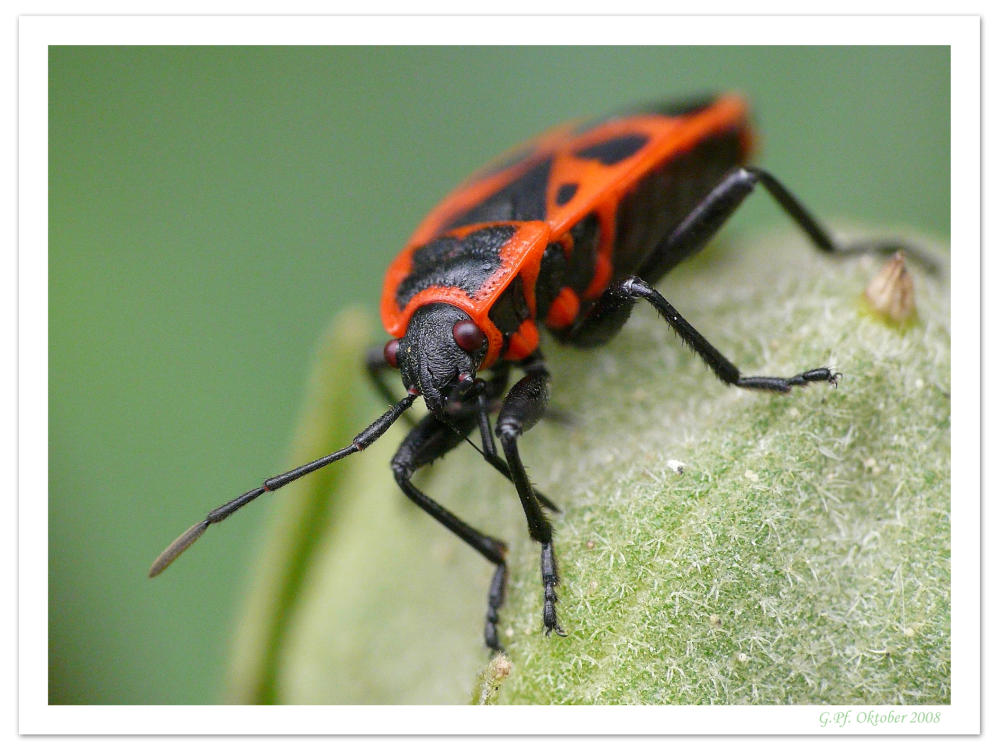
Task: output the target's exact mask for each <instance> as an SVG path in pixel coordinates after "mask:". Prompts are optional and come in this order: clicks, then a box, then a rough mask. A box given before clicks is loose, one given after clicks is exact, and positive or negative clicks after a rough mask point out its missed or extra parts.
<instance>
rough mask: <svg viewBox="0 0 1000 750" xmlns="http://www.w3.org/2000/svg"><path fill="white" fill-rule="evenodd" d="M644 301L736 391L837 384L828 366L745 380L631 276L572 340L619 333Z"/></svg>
mask: <svg viewBox="0 0 1000 750" xmlns="http://www.w3.org/2000/svg"><path fill="white" fill-rule="evenodd" d="M640 299H644V300H646V301H647V302H649V303H650V304H651V305H652V306H653V307H654V308H656V311H657V312H658V313H659V314H660V316H661V317H662V318H663V319H664V320H665V321H667V323H669V324H670V327H671V328H673V329H674V331H676V332H677V334H678V335H679V336H680V337H681V338H682V339H683V340H684V343H686V344H687V345H688V346H690V347H691V348H692V349H694V351H695V353H696V354H697V355H698V356H699V357H701V358H702V360H704V362H705V364H707V365H708V366H709V367H710V368H711V370H712V372H714V373H715V375H716V377H718V378H719V380H721V381H722V382H723V383H727V384H728V385H735V386H736V387H738V388H749V389H755V390H764V391H780V392H787V391H790V390H791V389H792V387H793V386H798V385H807V384H809V383H816V382H826V383H832V384H834V385H836V383H837V380H838V379H839V378H840V373H836V372H831V371H830V369H829V368H827V367H817V368H813V369H811V370H806V371H805V372H800V373H799V374H798V375H793V376H791V377H788V378H784V377H776V376H773V375H756V376H751V377H744V376H743V375H741V374H740V371H739V368H737V367H736V365H734V364H733V363H732V362H730V361H729V359H727V358H726V357H725V356H724V355H723V354H722V353H721V352H720V351H719V350H718V349H716V348H715V347H714V346H712V345H711V344H710V343H709V342H708V340H707V339H706V338H705V337H704V336H702V335H701V334H700V333H698V331H697V330H695V328H694V326H692V325H691V324H690V323H688V322H687V321H686V320H685V319H684V318H683V317H681V314H680V313H679V312H677V310H676V309H675V308H674V306H673V305H671V304H670V303H669V302H667V300H666V299H665V298H664V297H663V295H662V294H660V293H659V292H658V291H656V290H655V289H653V288H652V287H651V286H650V285H649V284H647V283H646V282H645V281H643V280H642V279H640V278H638V277H636V276H631V277H629V278H627V279H623V280H622V281H619V282H616V283H614V284H612V285H611V286H610V287H608V289H607V290H605V292H604V294H603V295H601V297H600V298H599V299H598V300H597V302H596V304H595V305H594V307H593V308H592V309H591V311H590V313H589V315H588V316H587V318H585V319H584V320H583V321H581V322H580V323H579V324H578V326H577V329H576V330H574V332H573V335H574V337H576V336H578V337H579V338H580V339H581V340H582V341H585V342H588V341H590V339H591V337H593V336H594V335H597V336H602V335H605V334H607V332H608V331H611V330H612V329H613V330H615V331H616V330H618V328H620V327H621V326H622V324H623V323H624V322H625V320H626V319H627V318H628V316H629V314H630V313H631V311H632V307H633V306H634V305H635V303H636V302H637V301H638V300H640Z"/></svg>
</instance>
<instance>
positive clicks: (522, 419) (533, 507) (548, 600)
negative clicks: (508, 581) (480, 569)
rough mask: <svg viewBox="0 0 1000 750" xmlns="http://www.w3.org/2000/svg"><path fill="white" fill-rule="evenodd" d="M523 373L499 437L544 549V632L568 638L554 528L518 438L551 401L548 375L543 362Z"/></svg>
mask: <svg viewBox="0 0 1000 750" xmlns="http://www.w3.org/2000/svg"><path fill="white" fill-rule="evenodd" d="M524 369H525V371H526V374H525V376H524V377H523V378H521V380H519V381H518V382H517V383H515V384H514V387H513V388H511V389H510V393H508V394H507V398H506V399H504V403H503V407H501V409H500V414H499V416H498V417H497V428H496V433H497V437H499V438H500V444H501V446H503V451H504V454H505V455H506V456H507V465H508V466H509V467H510V470H511V473H512V474H513V479H514V486H515V487H517V495H518V497H519V498H520V500H521V505H522V506H523V508H524V515H525V518H526V519H527V521H528V533H529V534H531V538H532V539H534V540H535V541H536V542H538V543H539V544H541V545H542V565H541V567H542V586H543V587H544V604H543V609H542V622H543V623H544V624H545V632H546V634H548V633H551V632H552V631H553V630H554V631H555V632H556V633H558V634H559V635H566V634H565V633H564V632H563V630H562V628H560V627H559V623H558V621H557V620H556V599H557V597H556V584H557V583H559V574H558V571H557V569H556V558H555V550H554V549H553V546H552V526H551V525H550V524H549V520H548V519H547V518H546V517H545V513H544V512H543V511H542V508H541V505H539V502H538V497H537V496H536V494H535V491H534V489H533V488H532V486H531V482H530V481H529V479H528V474H527V472H526V471H525V470H524V464H523V463H521V455H520V452H519V451H518V448H517V441H518V438H520V437H521V435H523V434H524V432H525V431H527V430H529V429H531V428H532V427H533V426H534V425H535V424H536V423H537V422H538V420H539V419H541V418H542V415H543V414H544V413H545V407H546V405H547V404H548V401H549V388H548V381H549V373H548V371H547V370H546V369H545V364H544V363H543V362H542V360H541V358H537V359H534V360H532V361H531V362H529V363H527V364H526V365H525V367H524Z"/></svg>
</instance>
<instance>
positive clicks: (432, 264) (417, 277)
mask: <svg viewBox="0 0 1000 750" xmlns="http://www.w3.org/2000/svg"><path fill="white" fill-rule="evenodd" d="M516 231H517V228H516V227H512V226H495V227H483V228H482V229H478V230H476V231H475V232H470V233H469V234H468V235H466V236H465V237H464V238H462V239H457V238H455V237H438V238H437V239H435V240H431V241H430V242H428V243H427V244H426V245H423V246H421V247H418V248H417V249H416V250H414V251H413V261H412V262H413V266H412V270H411V271H410V274H409V275H408V276H407V277H406V278H405V279H403V281H402V283H401V284H400V285H399V288H398V289H397V290H396V304H397V305H398V306H399V307H400V309H402V308H404V307H406V305H407V303H408V302H409V301H410V300H411V299H412V298H413V296H414V295H415V294H417V293H418V292H420V291H423V290H424V289H427V288H429V287H432V286H445V287H457V288H458V289H461V290H462V291H464V292H465V293H466V294H468V295H469V296H473V295H474V294H475V292H476V291H478V290H479V289H480V287H482V285H483V283H484V282H485V281H486V280H487V279H488V278H489V277H490V276H492V275H493V274H494V273H496V272H497V271H498V270H499V269H500V267H501V265H503V261H502V259H501V257H500V249H501V248H502V247H503V246H504V245H506V244H507V242H508V241H509V240H510V238H511V237H513V236H514V233H515V232H516Z"/></svg>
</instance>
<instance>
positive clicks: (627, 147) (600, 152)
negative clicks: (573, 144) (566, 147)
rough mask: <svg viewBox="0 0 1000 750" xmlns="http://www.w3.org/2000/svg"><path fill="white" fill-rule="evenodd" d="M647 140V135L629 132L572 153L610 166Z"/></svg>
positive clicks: (631, 153)
mask: <svg viewBox="0 0 1000 750" xmlns="http://www.w3.org/2000/svg"><path fill="white" fill-rule="evenodd" d="M648 142H649V136H646V135H643V134H642V133H630V134H628V135H622V136H618V137H617V138H611V139H609V140H606V141H602V142H601V143H597V144H594V145H593V146H588V147H587V148H581V149H579V150H577V151H576V152H575V153H574V155H575V156H577V157H579V158H581V159H596V160H597V161H599V162H601V164H604V165H605V166H608V167H610V166H611V165H613V164H617V163H618V162H620V161H624V160H625V159H627V158H629V157H630V156H632V155H633V154H634V153H636V152H637V151H638V150H639V149H641V148H642V147H643V146H645V145H646V144H647V143H648Z"/></svg>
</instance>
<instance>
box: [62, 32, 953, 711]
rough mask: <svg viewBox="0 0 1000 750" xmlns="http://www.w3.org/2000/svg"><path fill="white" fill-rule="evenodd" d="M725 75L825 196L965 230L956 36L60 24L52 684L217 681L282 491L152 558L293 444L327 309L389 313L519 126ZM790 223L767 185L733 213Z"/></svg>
mask: <svg viewBox="0 0 1000 750" xmlns="http://www.w3.org/2000/svg"><path fill="white" fill-rule="evenodd" d="M711 89H737V90H740V91H743V92H745V93H746V94H748V95H749V97H750V98H751V101H752V103H753V106H754V110H755V113H756V118H757V121H758V124H759V127H760V130H761V132H762V138H761V143H762V153H761V156H760V158H759V160H758V161H759V163H761V164H763V165H765V166H767V167H768V168H769V169H771V170H772V171H773V172H775V173H776V174H777V175H779V176H780V177H782V178H783V179H785V180H786V181H787V183H788V184H789V185H790V186H791V187H792V188H793V189H794V190H795V191H796V192H797V193H798V194H799V195H800V196H801V197H802V198H803V199H804V200H805V202H806V203H807V205H809V206H811V207H813V208H814V209H815V210H816V211H817V212H818V213H819V214H820V215H821V216H824V217H834V218H836V217H840V218H848V219H850V220H857V221H861V222H867V223H872V224H879V225H881V226H889V227H893V226H897V227H913V228H915V229H916V230H919V231H923V232H929V233H932V234H937V235H940V236H943V237H946V236H947V234H948V231H949V225H948V218H949V195H948V174H949V157H948V153H949V55H948V50H947V49H946V48H929V47H923V48H907V47H867V48H856V47H850V48H847V47H825V48H804V47H780V48H779V47H743V48H729V47H725V48H717V47H690V48H685V47H680V48H668V47H642V48H603V47H585V48H580V47H532V48H522V47H503V48H473V47H435V48H430V47H426V48H421V47H392V48H384V47H378V48H373V47H351V48H323V47H301V48H285V47H267V48H263V47H255V48H242V47H225V48H212V47H117V48H107V47H53V48H50V55H49V144H50V145H49V185H50V192H49V243H50V244H49V326H50V328H49V355H50V356H49V368H50V369H49V388H50V399H49V400H50V404H49V420H50V424H49V429H50V454H49V482H50V501H49V686H50V687H49V691H50V692H49V699H50V702H52V703H206V702H214V701H217V700H219V699H220V697H221V689H222V679H223V674H224V671H225V662H226V659H227V656H228V654H229V648H230V643H229V639H230V636H231V633H232V631H233V628H234V621H235V619H236V617H237V613H238V611H239V610H238V607H239V604H240V601H241V598H242V597H243V595H244V594H245V590H246V586H247V581H248V577H249V571H250V570H251V569H252V565H253V563H254V551H255V548H256V545H257V544H258V543H259V541H260V536H261V529H262V525H263V524H264V523H266V521H267V519H269V518H271V517H273V514H275V513H278V512H280V502H279V500H278V499H274V500H272V501H271V502H270V503H266V502H262V503H261V504H260V505H259V506H258V507H255V508H253V509H252V510H247V511H245V512H244V513H240V514H238V515H237V516H234V517H233V518H232V519H231V520H230V521H228V522H227V524H226V526H225V527H224V528H225V531H224V532H214V533H211V534H210V535H209V540H208V541H203V542H202V544H201V545H199V546H198V548H197V551H196V552H192V553H189V555H190V558H187V557H186V558H185V559H184V560H182V561H181V563H180V564H178V565H177V566H176V567H175V568H173V569H171V570H170V572H169V573H168V574H167V575H165V576H163V577H162V578H160V579H157V580H155V581H149V580H147V579H146V570H147V568H148V566H149V564H150V562H151V561H152V559H153V557H155V555H156V554H157V553H158V552H159V551H160V550H161V549H162V547H163V546H164V545H165V544H166V543H167V542H169V541H170V540H171V539H173V537H174V536H175V535H176V534H178V533H179V532H180V531H182V530H183V529H184V528H186V527H187V526H188V525H190V524H191V523H193V522H194V521H196V520H199V519H200V518H202V517H203V516H204V513H205V512H206V511H207V510H208V509H209V508H211V507H213V506H214V505H216V504H218V503H221V502H223V501H225V500H228V499H229V498H231V497H233V496H234V495H235V494H238V493H239V492H241V491H243V490H245V489H248V488H249V487H250V486H252V485H254V484H255V483H256V482H257V481H259V480H260V479H261V478H263V477H264V476H268V475H270V474H272V473H275V472H277V471H280V470H283V469H286V468H288V466H286V465H285V462H286V460H287V455H288V448H287V445H288V442H289V439H290V436H291V433H292V430H293V427H294V425H295V423H296V421H297V419H298V417H299V412H300V407H299V405H300V399H301V396H302V392H303V388H304V383H305V378H306V372H307V366H308V363H309V361H310V357H311V356H312V353H313V351H314V348H315V343H316V340H317V339H318V337H319V336H320V334H321V332H322V331H323V330H324V329H325V328H326V327H327V324H328V321H329V320H330V318H331V317H332V316H333V314H334V313H335V312H336V311H338V310H340V309H342V308H344V307H346V306H350V305H363V306H365V307H367V309H369V310H370V311H371V314H372V316H374V315H375V314H376V310H377V300H378V295H379V291H380V288H381V276H382V272H383V270H384V268H385V266H386V264H387V263H388V261H389V260H390V259H391V258H392V257H393V255H394V254H395V253H396V252H397V251H398V250H399V249H400V248H401V247H402V245H403V244H404V242H405V241H406V239H407V236H408V234H409V232H410V231H411V230H412V229H413V228H414V227H415V225H416V223H417V222H418V221H419V219H420V218H421V217H422V215H423V214H424V213H425V212H426V211H427V210H428V209H430V208H431V206H432V205H433V204H434V202H435V201H436V200H437V199H438V198H439V197H441V196H442V195H443V194H444V193H445V192H446V191H447V190H448V189H449V188H451V187H452V186H453V185H454V184H455V183H456V182H457V181H459V180H460V179H462V178H463V177H464V176H466V175H467V173H469V172H470V171H471V170H473V169H474V168H476V167H478V166H480V165H481V164H482V163H483V162H485V161H487V160H488V159H490V158H491V157H492V156H494V155H495V154H496V153H498V152H499V151H501V150H503V149H505V148H508V147H510V146H512V145H514V144H516V143H517V142H519V141H520V140H522V139H524V138H527V137H530V136H531V135H532V134H534V133H535V132H537V131H539V130H541V129H543V128H545V127H547V126H549V125H552V124H554V123H556V122H558V121H560V120H563V119H567V118H574V117H581V116H587V115H593V114H596V113H601V112H604V111H607V110H613V109H615V108H617V107H620V106H623V105H627V104H630V103H633V102H636V101H646V100H650V99H657V98H662V97H670V96H676V95H683V94H687V93H691V92H699V91H704V90H711ZM780 222H781V219H780V218H779V214H778V212H777V211H776V210H775V209H774V208H773V206H771V205H770V203H769V202H768V201H766V200H763V199H757V200H753V201H750V202H749V204H748V205H747V207H746V209H745V210H743V211H742V212H741V213H740V214H739V215H738V216H737V217H736V218H735V219H734V221H733V222H732V226H733V229H732V230H730V232H731V234H732V232H733V231H735V232H738V231H740V230H742V229H752V228H755V227H766V226H770V225H774V224H777V223H780ZM730 236H731V235H730ZM358 399H359V404H358V407H357V408H358V413H359V414H370V415H374V414H375V413H377V412H378V411H379V407H378V405H377V402H376V400H375V399H374V398H373V397H372V396H371V395H370V394H369V393H367V392H365V393H359V394H358ZM362 426H363V424H362V423H361V422H360V421H359V423H358V428H359V429H360V427H362Z"/></svg>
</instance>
